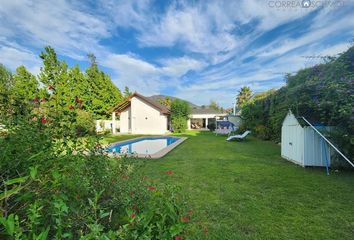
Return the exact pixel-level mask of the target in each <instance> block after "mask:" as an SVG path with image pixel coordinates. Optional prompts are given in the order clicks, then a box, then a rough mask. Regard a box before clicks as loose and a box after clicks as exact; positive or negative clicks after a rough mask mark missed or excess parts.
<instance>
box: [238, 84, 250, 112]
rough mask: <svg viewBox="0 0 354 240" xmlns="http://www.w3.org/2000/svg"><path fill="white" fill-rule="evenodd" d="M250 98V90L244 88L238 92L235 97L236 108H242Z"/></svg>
mask: <svg viewBox="0 0 354 240" xmlns="http://www.w3.org/2000/svg"><path fill="white" fill-rule="evenodd" d="M251 98H252V91H251V88H249V87H247V86H244V87H242V88H241V90H240V91H239V92H238V95H237V97H236V102H237V106H238V107H240V108H242V107H243V106H244V105H245V104H246V103H248V102H249V100H250V99H251Z"/></svg>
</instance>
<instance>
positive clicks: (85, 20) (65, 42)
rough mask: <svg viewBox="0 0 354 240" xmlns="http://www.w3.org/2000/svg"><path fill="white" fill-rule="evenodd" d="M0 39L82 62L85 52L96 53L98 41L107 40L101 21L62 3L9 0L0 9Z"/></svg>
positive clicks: (104, 25)
mask: <svg viewBox="0 0 354 240" xmlns="http://www.w3.org/2000/svg"><path fill="white" fill-rule="evenodd" d="M0 16H1V19H2V20H3V21H2V28H5V29H6V30H7V31H6V32H2V35H3V36H5V37H8V38H13V37H15V38H20V39H21V41H22V42H25V43H26V44H28V45H30V46H32V47H36V48H42V47H43V46H44V45H48V44H49V45H52V46H53V47H54V48H55V49H57V50H58V51H59V52H60V53H61V54H65V55H67V56H70V57H72V58H74V59H82V58H83V56H84V55H85V54H86V53H88V52H94V51H97V50H98V51H99V50H100V49H101V48H102V47H101V46H100V44H99V43H98V42H99V40H100V39H101V38H105V37H109V36H110V32H109V29H108V26H107V24H106V23H105V21H103V20H101V19H100V18H99V17H98V16H93V15H91V14H89V13H84V12H82V11H80V10H77V9H75V7H74V6H73V5H70V4H69V3H68V2H66V1H56V2H55V4H54V3H53V2H50V1H36V2H35V3H34V2H32V1H20V0H11V1H5V2H2V3H1V5H0Z"/></svg>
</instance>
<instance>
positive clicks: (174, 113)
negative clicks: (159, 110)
mask: <svg viewBox="0 0 354 240" xmlns="http://www.w3.org/2000/svg"><path fill="white" fill-rule="evenodd" d="M190 112H191V110H190V106H189V104H188V103H187V102H186V101H183V100H179V99H175V100H173V101H172V103H171V121H172V128H173V131H174V132H176V133H180V132H184V131H185V130H186V129H187V120H188V117H189V114H190Z"/></svg>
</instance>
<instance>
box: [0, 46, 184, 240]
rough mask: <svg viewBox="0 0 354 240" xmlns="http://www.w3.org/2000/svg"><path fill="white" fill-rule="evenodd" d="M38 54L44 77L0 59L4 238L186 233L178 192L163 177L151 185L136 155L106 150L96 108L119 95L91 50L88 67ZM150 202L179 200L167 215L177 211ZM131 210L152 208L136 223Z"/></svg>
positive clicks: (0, 232) (0, 225) (105, 108)
mask: <svg viewBox="0 0 354 240" xmlns="http://www.w3.org/2000/svg"><path fill="white" fill-rule="evenodd" d="M40 57H41V58H42V59H43V63H44V66H43V67H42V68H41V72H40V74H39V78H38V79H39V81H40V82H41V83H42V84H43V87H40V84H39V81H37V79H36V78H35V77H34V76H33V75H31V74H30V73H29V72H28V71H27V70H26V69H25V68H24V67H19V68H18V69H17V71H16V74H14V75H12V74H11V73H10V72H9V71H8V70H7V69H6V68H4V67H3V66H2V65H0V86H1V88H0V93H1V98H0V104H1V105H0V106H1V109H0V179H1V181H0V239H24V240H27V239H28V240H30V239H37V240H45V239H121V235H122V234H125V236H129V237H130V239H142V238H143V239H147V236H149V239H150V238H151V239H156V238H158V237H160V236H162V235H161V230H163V231H165V230H168V231H169V232H168V234H169V235H166V236H169V237H171V238H172V237H174V236H176V235H177V234H182V231H183V230H184V227H185V225H183V224H182V225H181V224H180V221H179V217H180V214H182V209H183V208H182V202H177V201H174V200H176V199H177V198H180V197H179V194H178V193H177V192H176V191H174V190H171V191H168V190H166V189H170V187H169V186H165V185H164V184H159V185H155V186H156V188H157V191H156V192H155V191H154V192H152V191H149V190H148V189H147V186H148V185H153V184H154V182H152V181H148V182H147V181H145V180H143V178H142V176H141V174H139V172H138V171H137V170H138V167H139V166H140V164H138V161H136V160H135V159H133V158H126V157H122V158H117V159H112V158H110V157H108V156H106V154H104V149H103V148H102V147H101V145H100V142H99V139H98V137H97V136H95V135H94V134H93V131H94V120H93V119H94V118H93V117H105V116H107V115H108V114H109V109H110V108H111V107H113V106H114V105H115V104H117V103H118V102H119V101H120V100H121V94H120V91H119V89H117V88H116V87H115V86H114V85H113V83H112V81H111V80H110V78H109V76H108V75H106V74H104V73H103V72H102V71H100V70H99V69H98V67H97V63H96V60H95V58H94V56H93V55H90V59H91V61H92V62H91V66H90V67H89V68H88V69H87V71H86V73H85V74H84V73H82V72H81V71H80V69H79V67H77V66H75V67H73V68H72V69H68V68H67V65H66V63H65V62H63V61H60V60H58V59H57V56H56V53H55V51H54V50H53V49H52V48H50V47H46V48H45V51H44V52H42V53H41V55H40ZM155 193H156V195H155ZM157 195H158V196H159V197H158V198H157V197H156V196H157ZM155 202H156V203H155ZM152 205H153V206H156V207H157V206H173V210H171V211H173V213H174V214H175V215H174V216H173V217H172V218H168V221H166V219H167V218H166V217H169V216H170V215H171V212H169V211H166V212H165V213H164V214H163V215H159V212H160V210H161V209H152V208H151V206H152ZM155 210H156V211H155ZM133 211H134V214H136V215H139V216H152V218H151V219H145V220H144V222H143V223H142V224H143V225H139V224H137V225H136V226H137V227H138V226H139V229H138V228H135V227H134V226H130V224H131V223H132V221H131V215H127V214H128V213H129V212H133ZM155 215H156V216H155ZM180 225H181V227H180V228H178V229H177V228H176V226H180ZM159 227H160V228H159ZM155 229H156V230H155ZM171 229H174V231H172V230H171ZM150 230H151V231H150ZM170 230H171V231H170Z"/></svg>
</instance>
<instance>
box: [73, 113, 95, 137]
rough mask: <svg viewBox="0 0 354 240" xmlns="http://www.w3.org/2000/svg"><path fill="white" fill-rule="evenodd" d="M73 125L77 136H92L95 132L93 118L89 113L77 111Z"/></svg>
mask: <svg viewBox="0 0 354 240" xmlns="http://www.w3.org/2000/svg"><path fill="white" fill-rule="evenodd" d="M75 125H76V131H77V135H78V136H84V135H86V134H93V133H94V132H95V122H94V118H93V116H92V114H91V113H89V112H85V111H83V110H78V111H77V116H76V124H75Z"/></svg>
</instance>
